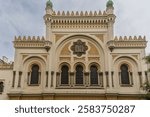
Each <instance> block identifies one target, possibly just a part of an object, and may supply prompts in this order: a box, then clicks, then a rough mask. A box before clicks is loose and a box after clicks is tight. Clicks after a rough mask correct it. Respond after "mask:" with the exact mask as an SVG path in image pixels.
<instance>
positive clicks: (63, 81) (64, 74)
mask: <svg viewBox="0 0 150 117" xmlns="http://www.w3.org/2000/svg"><path fill="white" fill-rule="evenodd" d="M68 71H69V68H68V66H67V65H64V66H62V68H61V84H68V83H69V82H68V81H69V75H68Z"/></svg>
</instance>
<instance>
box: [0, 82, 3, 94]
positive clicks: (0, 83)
mask: <svg viewBox="0 0 150 117" xmlns="http://www.w3.org/2000/svg"><path fill="white" fill-rule="evenodd" d="M3 91H4V83H3V82H0V93H2V92H3Z"/></svg>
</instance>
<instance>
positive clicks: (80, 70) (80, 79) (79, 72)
mask: <svg viewBox="0 0 150 117" xmlns="http://www.w3.org/2000/svg"><path fill="white" fill-rule="evenodd" d="M76 84H83V67H82V66H81V65H78V66H77V67H76Z"/></svg>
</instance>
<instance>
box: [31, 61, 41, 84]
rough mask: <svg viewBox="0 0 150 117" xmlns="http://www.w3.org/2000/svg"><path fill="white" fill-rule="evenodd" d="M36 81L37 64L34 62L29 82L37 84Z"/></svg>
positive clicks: (37, 75)
mask: <svg viewBox="0 0 150 117" xmlns="http://www.w3.org/2000/svg"><path fill="white" fill-rule="evenodd" d="M38 83H39V66H38V65H36V64H35V65H33V66H32V72H31V81H30V84H38Z"/></svg>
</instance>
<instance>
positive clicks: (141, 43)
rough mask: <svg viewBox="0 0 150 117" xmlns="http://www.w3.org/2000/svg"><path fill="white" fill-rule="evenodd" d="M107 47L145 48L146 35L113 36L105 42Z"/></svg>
mask: <svg viewBox="0 0 150 117" xmlns="http://www.w3.org/2000/svg"><path fill="white" fill-rule="evenodd" d="M107 45H108V48H109V49H110V50H111V51H113V49H115V48H146V46H147V41H146V37H145V36H144V37H143V38H142V37H141V36H139V37H136V36H134V37H131V36H130V37H129V38H127V37H126V36H125V37H119V38H118V37H115V38H114V40H111V41H108V42H107Z"/></svg>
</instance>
